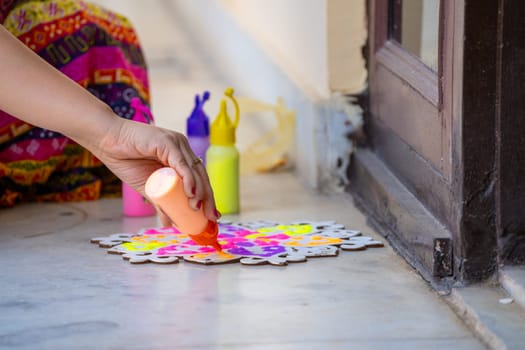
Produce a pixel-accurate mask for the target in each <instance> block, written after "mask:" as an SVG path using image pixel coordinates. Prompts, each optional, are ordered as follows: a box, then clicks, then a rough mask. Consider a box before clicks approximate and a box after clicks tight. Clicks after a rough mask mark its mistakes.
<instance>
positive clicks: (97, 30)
mask: <svg viewBox="0 0 525 350" xmlns="http://www.w3.org/2000/svg"><path fill="white" fill-rule="evenodd" d="M0 22H1V23H2V24H3V26H4V27H5V28H6V29H7V30H9V31H10V32H11V33H12V34H13V35H15V36H16V37H17V38H18V39H19V40H20V41H22V42H23V43H24V44H25V45H26V46H28V47H29V48H31V49H32V50H33V51H35V52H36V53H37V54H38V55H39V56H41V57H42V58H44V59H45V60H46V61H47V62H49V63H50V64H52V65H53V66H54V67H55V68H57V69H59V70H60V71H61V72H62V73H64V74H65V75H67V76H68V77H70V78H71V79H72V80H74V81H76V82H77V83H78V84H80V85H81V86H83V87H85V88H86V89H88V90H89V91H90V92H91V93H92V94H94V95H95V96H97V97H98V98H99V99H101V100H102V101H104V102H106V103H107V104H108V105H109V106H110V107H111V108H112V109H113V111H114V112H115V113H117V114H118V115H119V116H121V117H123V118H127V119H133V118H134V117H135V115H136V112H135V110H134V109H133V107H131V105H130V102H131V99H132V98H134V97H138V98H139V99H140V101H141V102H142V103H143V104H144V105H146V106H147V105H149V86H148V76H147V70H146V64H145V61H144V56H143V54H142V50H141V47H140V43H139V41H138V38H137V35H136V33H135V30H134V29H133V27H132V25H131V24H130V22H129V21H128V20H127V19H126V18H124V17H123V16H120V15H118V14H115V13H113V12H111V11H108V10H106V9H104V8H102V7H100V6H96V5H93V4H90V3H87V2H84V1H80V0H78V1H75V0H53V1H51V0H32V1H27V0H18V1H16V0H0ZM2 54H8V53H2ZM28 100H29V101H30V100H31V97H30V96H28ZM137 116H139V118H141V119H143V118H144V116H140V113H137ZM74 117H75V116H72V118H74ZM148 121H151V120H149V119H148ZM119 193H120V182H119V181H118V179H117V178H116V177H115V176H114V175H113V174H111V173H110V172H109V170H107V169H106V168H105V167H104V166H103V164H101V163H100V161H98V160H97V159H96V158H95V157H94V156H93V155H91V154H90V153H89V152H88V151H87V150H85V149H83V148H82V147H81V146H79V145H78V144H76V143H75V142H73V141H71V140H70V139H68V138H66V137H65V136H63V135H61V134H59V133H56V132H52V131H50V130H45V129H41V128H38V127H34V126H32V125H29V124H27V123H24V122H23V121H21V120H19V119H17V118H16V116H11V115H8V114H7V113H4V112H2V111H1V110H0V207H2V206H4V207H5V206H13V205H14V204H16V203H17V202H20V201H78V200H94V199H97V198H99V197H100V196H101V195H111V194H113V195H117V194H119Z"/></svg>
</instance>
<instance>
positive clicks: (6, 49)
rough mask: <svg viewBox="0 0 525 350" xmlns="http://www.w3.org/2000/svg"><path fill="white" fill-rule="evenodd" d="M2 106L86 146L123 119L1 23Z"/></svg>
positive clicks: (0, 98) (16, 114)
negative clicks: (42, 57) (118, 120)
mask: <svg viewBox="0 0 525 350" xmlns="http://www.w3.org/2000/svg"><path fill="white" fill-rule="evenodd" d="M0 55H1V56H0V109H1V110H3V111H5V112H7V113H9V114H11V115H14V116H16V117H17V118H20V119H22V120H24V121H26V122H27V123H30V124H33V125H36V126H39V127H42V128H46V129H50V130H54V131H58V132H60V133H62V134H64V135H67V136H68V137H70V138H72V139H73V140H75V141H77V142H79V143H80V144H82V145H83V146H85V147H88V148H90V143H92V142H98V141H97V140H99V139H100V138H101V137H103V135H104V133H105V131H107V130H108V129H110V128H112V127H114V124H116V123H118V122H117V121H116V120H117V119H119V118H118V117H117V116H116V115H114V114H113V113H112V111H111V109H110V108H109V107H108V106H107V105H106V104H104V103H103V102H101V101H100V100H98V99H97V98H96V97H95V96H93V95H92V94H91V93H89V92H88V91H87V90H86V89H84V88H83V87H81V86H80V85H78V84H77V83H75V82H74V81H72V80H70V79H69V78H67V77H66V76H65V75H63V74H62V73H61V72H59V71H58V70H56V69H55V68H53V67H52V66H51V65H49V64H48V63H47V62H45V61H44V60H43V59H41V58H40V57H39V56H38V55H36V54H35V53H34V52H32V51H31V50H30V49H29V48H27V47H26V46H24V45H23V44H22V43H21V42H20V41H19V40H18V39H16V38H15V37H13V36H12V35H11V34H10V33H9V32H7V30H5V28H4V27H2V26H1V25H0Z"/></svg>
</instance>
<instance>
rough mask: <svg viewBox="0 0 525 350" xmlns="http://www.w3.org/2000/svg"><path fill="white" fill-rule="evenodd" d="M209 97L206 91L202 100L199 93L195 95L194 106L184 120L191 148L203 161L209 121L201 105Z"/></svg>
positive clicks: (207, 145) (208, 142)
mask: <svg viewBox="0 0 525 350" xmlns="http://www.w3.org/2000/svg"><path fill="white" fill-rule="evenodd" d="M209 98H210V93H209V92H208V91H205V92H204V94H203V95H202V100H201V99H200V98H199V95H195V107H194V108H193V111H192V112H191V115H190V116H189V117H188V119H187V120H186V136H187V137H188V141H189V143H190V146H191V149H192V150H193V152H194V153H195V155H196V156H197V157H200V158H201V159H202V160H203V162H206V151H207V150H208V147H209V146H210V121H209V119H208V116H207V115H206V113H204V110H203V108H202V107H203V106H204V103H205V102H206V101H208V99H209Z"/></svg>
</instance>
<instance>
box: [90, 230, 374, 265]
mask: <svg viewBox="0 0 525 350" xmlns="http://www.w3.org/2000/svg"><path fill="white" fill-rule="evenodd" d="M218 240H219V244H220V245H221V246H222V249H223V251H222V252H218V251H216V250H215V248H212V247H203V246H200V245H198V244H197V243H195V242H194V241H193V240H192V239H191V238H190V237H189V236H188V235H186V234H183V233H181V232H179V231H178V230H177V229H176V228H175V227H168V228H147V229H143V230H141V231H139V232H138V233H135V234H132V233H117V234H113V235H110V236H107V237H97V238H93V239H91V242H92V243H95V244H98V245H99V246H100V247H102V248H107V249H108V250H107V252H108V253H112V254H121V255H122V257H123V258H124V259H125V260H128V261H129V262H130V263H132V264H141V263H147V262H153V263H157V264H173V263H177V262H179V260H180V259H183V260H184V261H187V262H194V263H199V264H206V265H209V264H224V263H233V262H240V263H241V264H244V265H263V264H271V265H276V266H283V265H287V264H288V263H293V262H304V261H306V260H307V259H308V258H312V257H327V256H337V255H338V254H339V251H340V250H347V251H354V250H364V249H367V248H371V247H382V246H383V243H382V242H380V241H377V240H374V239H373V238H371V237H366V236H362V235H361V232H359V231H354V230H348V229H345V227H344V226H343V225H340V224H337V223H336V222H334V221H298V222H292V223H290V224H280V223H277V222H270V221H253V222H240V223H235V224H233V223H231V222H226V221H221V222H219V235H218Z"/></svg>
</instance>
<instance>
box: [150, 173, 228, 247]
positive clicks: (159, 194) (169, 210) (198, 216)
mask: <svg viewBox="0 0 525 350" xmlns="http://www.w3.org/2000/svg"><path fill="white" fill-rule="evenodd" d="M145 190H146V195H147V196H148V197H149V198H150V199H151V200H152V201H153V203H155V204H156V205H157V206H158V207H159V208H160V209H161V210H162V211H163V212H164V214H166V215H167V216H168V217H169V218H170V219H171V221H172V222H173V225H175V227H176V228H177V229H178V230H179V231H180V232H182V233H185V234H187V235H189V236H190V237H191V239H193V240H194V241H195V242H196V243H197V244H200V245H210V246H212V247H214V248H215V249H217V250H218V251H221V246H220V244H219V242H217V235H218V231H219V227H218V224H217V222H216V221H211V220H208V219H207V218H206V216H205V215H204V208H201V209H199V210H194V209H193V208H192V207H191V206H190V204H189V200H188V197H187V196H186V194H185V193H184V184H183V182H182V179H181V177H180V176H179V175H178V174H177V172H176V171H175V170H174V169H172V168H169V167H166V168H160V169H157V170H156V171H154V172H153V174H151V175H150V176H149V177H148V180H147V181H146V185H145Z"/></svg>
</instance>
